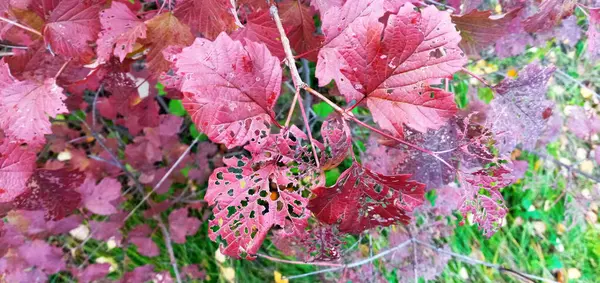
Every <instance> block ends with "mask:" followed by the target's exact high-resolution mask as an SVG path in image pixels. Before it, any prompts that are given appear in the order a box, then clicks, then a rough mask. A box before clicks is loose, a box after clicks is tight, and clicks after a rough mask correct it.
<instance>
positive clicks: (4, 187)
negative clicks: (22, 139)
mask: <svg viewBox="0 0 600 283" xmlns="http://www.w3.org/2000/svg"><path fill="white" fill-rule="evenodd" d="M35 160H36V153H35V151H32V150H29V149H28V148H27V147H26V146H25V145H20V144H19V143H15V142H11V141H10V139H8V138H5V139H0V203H5V202H10V201H12V200H13V199H14V198H15V197H17V196H18V195H20V194H21V193H22V192H24V191H25V190H26V188H27V187H26V183H27V180H29V178H30V177H31V175H32V174H33V172H34V170H35V166H36V164H35Z"/></svg>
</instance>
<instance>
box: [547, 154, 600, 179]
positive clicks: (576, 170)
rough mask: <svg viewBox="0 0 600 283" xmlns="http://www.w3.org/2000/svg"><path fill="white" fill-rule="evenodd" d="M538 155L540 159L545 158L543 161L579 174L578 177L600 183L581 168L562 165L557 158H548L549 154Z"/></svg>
mask: <svg viewBox="0 0 600 283" xmlns="http://www.w3.org/2000/svg"><path fill="white" fill-rule="evenodd" d="M536 154H537V155H538V156H539V157H541V158H543V159H546V160H551V161H552V162H554V163H555V164H556V165H558V166H561V167H564V168H565V169H567V170H569V171H572V172H575V173H577V174H578V175H580V176H582V177H585V178H588V179H590V180H592V181H594V182H596V183H600V178H597V177H594V176H592V175H590V174H588V173H585V172H583V171H581V170H579V168H576V167H573V166H571V165H568V164H565V163H562V162H561V161H559V160H557V159H556V158H554V157H552V156H548V155H547V154H545V153H542V152H536Z"/></svg>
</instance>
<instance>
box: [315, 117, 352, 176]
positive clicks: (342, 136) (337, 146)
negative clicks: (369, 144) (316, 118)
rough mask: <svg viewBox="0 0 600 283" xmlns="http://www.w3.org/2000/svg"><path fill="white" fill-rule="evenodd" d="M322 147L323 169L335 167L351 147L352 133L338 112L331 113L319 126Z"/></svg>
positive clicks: (344, 157)
mask: <svg viewBox="0 0 600 283" xmlns="http://www.w3.org/2000/svg"><path fill="white" fill-rule="evenodd" d="M321 135H322V136H323V142H324V149H323V153H322V155H321V168H322V169H323V170H327V169H331V168H335V167H337V166H338V165H339V164H340V163H342V161H344V159H346V156H347V155H348V152H349V151H350V150H351V149H352V133H351V132H350V128H349V127H348V124H347V123H346V121H345V120H344V119H343V118H342V117H341V116H340V115H339V114H335V113H334V114H331V115H329V117H328V118H327V119H326V120H325V121H324V122H323V125H322V126H321Z"/></svg>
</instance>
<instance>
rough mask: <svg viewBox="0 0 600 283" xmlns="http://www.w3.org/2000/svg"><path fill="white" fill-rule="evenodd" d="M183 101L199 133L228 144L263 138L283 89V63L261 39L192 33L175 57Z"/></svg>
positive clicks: (230, 146)
mask: <svg viewBox="0 0 600 283" xmlns="http://www.w3.org/2000/svg"><path fill="white" fill-rule="evenodd" d="M174 61H175V65H176V67H177V73H178V74H180V75H181V76H183V77H184V79H183V83H182V87H181V90H182V92H183V93H184V95H185V98H184V102H183V103H184V106H185V108H186V110H187V111H188V112H189V113H190V116H191V117H192V120H193V121H194V122H195V123H196V125H197V126H198V127H199V128H200V130H201V131H202V132H203V133H206V135H208V137H209V138H210V139H211V140H212V141H214V142H217V143H223V144H225V145H226V146H227V147H229V148H232V147H236V146H240V145H244V144H245V143H246V142H248V141H253V142H259V141H261V140H264V139H265V138H266V137H267V135H268V133H269V127H270V123H271V122H270V121H271V120H272V119H273V120H274V118H273V117H274V115H275V114H274V112H273V106H274V105H275V102H276V101H277V97H278V96H279V93H280V91H281V67H280V62H279V60H278V59H277V58H276V57H273V56H272V55H271V54H270V52H269V51H268V50H267V48H266V47H265V46H264V45H260V44H258V43H254V42H247V43H246V46H242V44H241V43H240V42H239V41H233V40H232V39H231V38H230V37H229V36H228V35H226V34H224V33H222V34H221V35H219V37H218V38H217V39H216V40H215V41H214V42H210V41H208V40H206V39H196V41H195V42H194V44H193V45H192V46H190V47H187V48H184V49H183V52H182V53H181V54H179V55H177V56H176V57H175V59H174Z"/></svg>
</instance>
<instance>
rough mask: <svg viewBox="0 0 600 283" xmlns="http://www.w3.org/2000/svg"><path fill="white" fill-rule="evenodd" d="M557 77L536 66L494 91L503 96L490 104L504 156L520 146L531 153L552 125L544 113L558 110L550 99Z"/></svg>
mask: <svg viewBox="0 0 600 283" xmlns="http://www.w3.org/2000/svg"><path fill="white" fill-rule="evenodd" d="M553 73H554V67H541V66H539V65H537V64H535V63H533V64H530V65H527V66H526V67H525V68H524V69H523V70H521V71H520V72H519V77H518V78H516V79H511V78H507V79H505V80H503V81H502V82H501V83H500V84H498V85H496V86H495V87H494V90H495V91H496V92H497V93H498V94H499V95H498V96H496V97H495V98H494V99H493V100H492V102H491V103H490V106H491V113H488V118H489V119H491V121H490V123H491V124H492V126H491V130H492V131H493V132H494V133H495V134H496V140H497V142H498V144H497V147H498V148H499V150H500V152H502V153H506V152H510V151H512V150H513V149H514V148H515V146H516V145H517V144H521V145H523V148H524V149H528V150H529V149H533V148H534V147H535V145H536V143H537V140H538V139H539V138H540V136H541V135H542V133H543V132H544V129H545V125H546V123H547V122H548V118H549V117H544V113H545V112H547V111H548V110H547V109H550V111H552V108H553V107H554V106H553V103H552V102H551V101H549V100H548V99H546V89H547V83H548V80H549V79H550V77H552V74H553ZM550 113H552V112H550Z"/></svg>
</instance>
